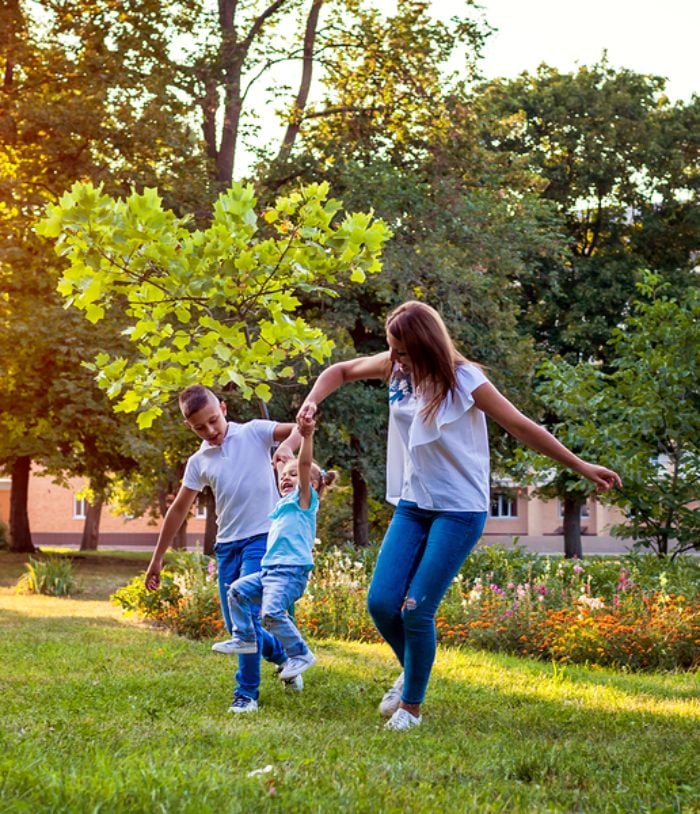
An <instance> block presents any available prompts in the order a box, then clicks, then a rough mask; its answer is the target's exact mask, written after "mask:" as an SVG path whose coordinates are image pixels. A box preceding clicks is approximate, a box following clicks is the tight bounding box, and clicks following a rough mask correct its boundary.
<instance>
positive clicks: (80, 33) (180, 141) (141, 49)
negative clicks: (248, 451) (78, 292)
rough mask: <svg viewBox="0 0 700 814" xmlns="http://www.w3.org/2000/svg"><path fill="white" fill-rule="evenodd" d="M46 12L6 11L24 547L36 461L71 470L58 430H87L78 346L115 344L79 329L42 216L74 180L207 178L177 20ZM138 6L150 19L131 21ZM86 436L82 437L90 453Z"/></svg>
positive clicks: (78, 8) (4, 208) (3, 216)
mask: <svg viewBox="0 0 700 814" xmlns="http://www.w3.org/2000/svg"><path fill="white" fill-rule="evenodd" d="M88 6H89V7H88ZM139 9H140V11H141V14H138V12H139ZM36 11H37V7H36V5H35V4H30V3H24V2H20V0H13V2H9V3H6V4H4V5H3V6H2V8H1V9H0V64H2V69H3V70H2V85H1V87H0V135H1V136H2V138H0V166H1V167H2V173H0V175H1V176H2V180H1V181H0V224H1V226H2V233H3V240H2V242H1V243H0V282H1V283H2V292H3V294H2V298H0V372H1V373H2V376H1V377H0V378H1V379H2V382H3V384H2V391H1V392H0V407H1V408H2V409H1V410H0V412H1V413H2V429H3V432H2V433H1V438H0V463H1V464H2V466H3V468H5V469H7V470H9V471H10V472H12V475H13V488H12V509H11V521H12V522H11V529H10V533H11V541H12V542H11V544H12V547H13V549H14V550H18V551H31V550H32V549H33V545H32V541H31V534H30V529H29V524H28V515H27V506H26V484H27V479H28V476H29V471H30V467H31V463H32V460H35V461H38V462H40V463H41V464H42V465H43V466H46V467H49V468H51V467H54V464H55V471H56V472H59V473H60V472H61V471H64V467H63V465H64V463H65V461H63V460H61V458H60V456H58V455H57V454H56V453H57V448H56V447H53V446H52V445H51V444H47V439H54V440H57V441H58V439H62V440H63V441H64V442H66V443H68V440H69V439H70V438H71V437H73V436H75V435H77V433H76V424H75V421H76V414H77V415H79V416H80V418H81V419H82V420H83V421H84V420H85V418H86V416H85V415H84V413H80V405H79V404H77V405H76V404H74V403H71V404H67V403H66V402H65V400H63V399H62V397H61V388H62V387H63V385H65V384H66V383H67V382H73V383H75V385H76V387H75V391H76V392H78V393H80V394H81V396H83V395H85V396H90V395H94V394H95V392H96V389H95V388H94V385H93V384H92V383H91V381H90V379H89V377H88V376H87V375H86V372H85V371H83V370H81V367H80V362H81V360H82V359H85V358H87V355H86V353H83V355H82V357H81V356H80V352H83V351H85V349H86V348H90V352H92V351H93V350H94V349H95V348H96V347H99V346H100V344H101V342H102V341H106V342H108V343H111V344H115V341H116V340H115V336H114V334H112V335H110V336H106V335H103V336H99V335H98V333H97V332H96V331H95V330H94V329H93V330H92V331H91V332H88V331H86V330H83V331H82V333H81V332H80V330H79V329H78V326H77V324H76V323H75V321H74V319H73V317H74V315H71V314H69V313H68V312H66V311H65V310H64V309H63V307H62V302H61V301H60V299H59V297H58V295H57V294H56V292H55V285H56V283H57V281H58V270H57V263H56V261H55V258H54V255H53V253H52V252H51V251H50V248H49V247H48V245H47V244H45V243H43V242H42V241H40V240H39V239H38V238H37V237H36V235H35V234H34V232H33V225H34V222H35V220H36V218H37V217H38V215H39V214H40V213H41V212H42V211H43V208H44V206H45V204H46V203H47V202H49V201H54V200H56V198H57V197H58V195H59V194H60V193H61V192H62V191H63V190H64V189H65V188H66V187H68V186H69V185H70V184H71V183H72V182H73V181H74V180H75V179H76V178H85V177H92V178H94V179H95V180H98V179H102V180H103V181H104V183H105V184H107V185H108V188H110V189H112V190H126V189H128V187H129V185H130V184H131V183H137V184H138V183H144V182H145V181H152V180H153V179H154V178H156V177H158V178H159V179H160V181H161V183H162V185H163V188H164V189H165V190H166V194H167V195H168V198H169V200H170V201H171V202H172V201H174V200H175V198H176V197H177V196H176V195H175V193H174V188H175V179H176V178H177V175H178V173H179V172H181V171H182V170H183V169H185V170H186V171H187V174H188V175H189V176H190V178H191V179H192V180H191V181H190V182H189V183H188V184H187V190H188V193H189V192H190V191H194V190H198V189H199V186H198V185H197V183H196V178H197V176H198V173H197V172H195V171H194V167H195V166H197V164H198V162H199V163H201V162H200V161H199V159H198V157H197V154H196V151H194V150H192V142H193V138H192V129H191V127H190V126H189V124H188V123H187V122H186V120H185V116H184V112H185V107H184V106H183V104H182V102H181V101H180V100H178V98H177V96H176V95H175V94H174V93H173V92H172V89H171V88H169V86H168V84H167V82H166V81H165V77H167V76H168V71H167V70H166V69H165V68H163V69H162V70H161V69H160V68H159V64H157V63H158V60H157V59H156V56H157V55H158V54H159V53H163V48H164V45H165V43H166V41H167V40H166V38H165V36H164V32H165V29H166V26H164V24H163V20H162V19H159V17H158V15H157V14H154V13H152V8H151V6H150V5H148V7H146V6H145V5H144V4H143V3H129V4H119V5H118V6H115V4H113V3H110V2H98V3H90V4H82V3H64V2H59V1H58V0H57V1H56V2H51V3H44V4H42V8H41V16H37V15H36V14H35V12H36ZM122 15H125V16H124V17H123V16H122ZM130 15H131V19H133V18H135V17H136V16H138V18H139V27H138V28H135V27H132V28H131V29H130V28H129V27H128V26H127V25H125V19H129V16H130ZM138 55H141V57H143V59H142V61H141V62H139V59H138ZM134 89H136V90H134ZM178 156H182V158H179V157H178ZM199 174H200V175H202V176H203V177H206V173H199ZM38 315H40V318H38ZM111 327H112V326H110V330H111ZM88 333H89V335H88ZM106 334H109V331H106ZM116 335H117V336H118V330H117V332H116ZM69 346H70V347H69ZM18 347H21V349H22V352H21V355H20V354H18V352H17V348H18ZM90 391H92V392H90ZM64 395H65V388H64ZM100 409H103V405H101V406H100ZM85 432H86V433H89V429H85ZM86 440H87V438H85V439H83V440H82V441H79V442H78V444H79V445H81V444H82V448H83V450H85V449H87V448H88V446H89V444H88V445H87V446H86V445H85V441H86ZM64 451H65V448H64Z"/></svg>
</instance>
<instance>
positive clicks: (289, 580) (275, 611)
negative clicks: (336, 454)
mask: <svg viewBox="0 0 700 814" xmlns="http://www.w3.org/2000/svg"><path fill="white" fill-rule="evenodd" d="M314 429H315V421H313V420H308V421H304V422H302V423H301V424H300V425H299V431H300V433H301V434H302V442H301V449H300V450H299V458H298V459H297V460H295V459H294V458H292V459H290V460H288V461H287V462H286V463H285V464H279V465H278V471H279V490H280V494H281V495H282V497H281V498H280V500H279V501H278V503H277V505H276V506H275V509H274V511H273V512H272V514H271V515H270V517H271V519H272V525H271V527H270V532H269V534H268V541H267V552H266V553H265V556H264V557H263V558H262V561H261V563H260V566H261V570H260V571H259V572H258V573H257V574H250V575H249V576H246V577H241V579H237V580H236V581H235V582H234V583H233V585H231V588H230V589H229V592H228V603H229V612H230V614H231V620H232V622H233V636H232V638H231V641H230V642H228V643H227V646H228V650H227V652H229V653H239V654H241V653H255V652H256V651H257V649H258V647H259V643H258V641H257V636H256V629H255V625H254V619H255V615H256V613H255V612H256V610H257V606H258V605H260V604H261V605H262V622H263V626H264V627H265V628H266V629H267V630H269V631H270V632H271V633H273V634H274V636H275V638H276V639H277V640H278V641H280V642H281V643H282V646H283V647H284V649H285V652H286V653H287V658H288V660H287V663H286V664H285V665H284V667H283V668H282V670H281V672H280V678H281V679H283V680H290V679H293V678H295V677H296V676H299V675H301V673H303V672H304V671H305V670H307V669H308V668H309V667H311V666H312V665H313V664H314V663H315V662H316V657H315V656H314V654H313V653H312V652H311V650H309V648H308V646H307V644H306V642H305V641H304V639H303V637H302V636H301V634H300V633H299V630H298V629H297V627H296V625H295V624H294V622H293V621H292V620H291V619H290V617H289V614H288V613H287V608H289V607H291V606H292V604H293V603H294V602H295V601H296V600H297V599H299V598H300V597H301V596H302V595H303V593H304V589H305V588H306V584H307V582H308V579H309V572H310V571H311V569H312V568H313V557H312V554H311V550H312V548H313V544H314V540H315V539H316V514H317V512H318V506H319V499H320V497H321V496H322V495H323V492H324V490H325V489H326V488H327V487H328V486H330V485H331V484H332V483H333V481H334V480H335V478H336V473H335V472H325V471H324V470H322V469H321V468H320V467H319V466H318V464H316V463H314V462H313V433H314Z"/></svg>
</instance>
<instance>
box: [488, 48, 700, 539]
mask: <svg viewBox="0 0 700 814" xmlns="http://www.w3.org/2000/svg"><path fill="white" fill-rule="evenodd" d="M663 89H664V80H663V79H661V78H659V77H652V76H645V75H641V74H637V73H634V72H632V71H629V70H624V69H623V70H614V69H613V68H611V67H610V66H609V65H608V63H607V61H606V59H605V58H603V59H602V60H601V61H600V62H599V63H598V64H596V65H594V66H592V67H585V66H584V67H581V68H580V69H579V70H578V71H577V72H576V73H573V74H562V73H560V72H558V71H557V70H555V69H554V68H550V67H548V66H546V65H542V66H540V68H539V69H538V71H537V73H536V74H534V75H530V74H528V73H524V74H522V75H521V76H520V77H519V78H518V79H516V80H512V81H505V80H498V81H495V82H491V83H489V84H488V85H486V86H484V87H483V88H482V89H481V92H480V94H479V96H478V97H477V104H478V107H479V109H480V110H481V111H482V117H481V119H482V122H483V128H482V138H483V140H484V143H485V144H486V146H487V147H488V148H489V149H490V150H492V151H494V153H496V154H497V155H499V156H514V157H515V159H516V160H517V161H518V162H520V164H521V166H523V167H524V168H525V169H526V170H527V171H529V172H532V173H535V174H536V175H537V176H538V177H540V178H541V179H542V181H543V182H544V188H543V192H542V194H543V196H544V197H545V199H546V200H547V201H549V202H551V203H552V205H553V206H554V207H555V208H556V210H557V211H558V213H559V215H560V218H561V222H562V225H563V227H564V231H565V234H566V235H567V242H568V249H569V250H568V253H567V254H566V255H562V256H560V257H556V256H554V255H548V256H547V257H544V258H541V259H537V258H533V262H532V264H531V265H530V267H529V269H528V272H527V273H526V274H525V275H523V276H522V277H521V278H520V283H521V288H520V294H521V308H522V314H523V319H522V325H523V328H524V329H525V330H526V331H527V332H528V333H529V334H530V335H532V336H534V337H535V339H536V340H537V346H538V348H539V349H541V350H543V351H544V352H545V353H547V354H549V355H553V354H556V355H560V356H562V357H563V358H565V359H566V360H568V361H570V362H571V363H576V362H578V361H579V360H589V359H590V360H601V361H603V362H605V361H606V354H607V353H609V352H610V349H611V346H610V345H609V344H608V340H609V338H610V336H611V334H612V332H613V330H614V329H615V327H616V326H617V325H618V324H619V322H620V320H621V318H623V317H624V315H625V314H626V313H627V312H628V310H629V308H630V303H631V301H632V299H633V298H634V296H635V288H634V284H635V281H636V280H637V270H638V269H639V268H640V267H645V266H649V267H653V268H655V269H656V270H657V271H658V272H659V273H660V274H662V275H663V276H664V278H665V279H666V280H667V281H669V282H671V283H672V284H673V286H674V291H675V292H676V293H678V292H682V291H683V290H684V289H685V288H686V287H687V286H688V285H689V284H692V281H693V279H694V275H693V273H692V266H693V265H694V263H693V260H692V257H693V252H694V251H695V250H696V248H697V245H698V240H700V218H698V212H697V205H696V202H697V191H698V182H697V179H698V177H699V176H698V154H697V146H695V147H693V142H694V135H693V133H694V132H695V130H696V129H697V126H696V125H697V119H698V111H699V103H698V99H697V98H694V99H693V100H691V102H690V103H688V104H687V105H685V104H683V103H679V104H677V105H671V103H670V102H669V101H668V99H667V98H666V97H665V96H664V95H663ZM546 412H547V414H546V416H545V418H546V420H547V422H548V425H549V426H550V427H553V426H561V421H560V416H558V415H556V414H553V413H552V412H551V410H548V411H546ZM570 483H571V482H570V480H568V479H564V480H557V481H556V482H555V483H553V484H552V490H551V493H552V494H556V495H557V496H558V497H560V498H561V499H562V500H563V502H564V507H565V512H564V527H565V531H566V534H565V546H566V547H567V550H570V551H578V550H579V549H580V521H579V508H580V507H579V503H580V500H581V495H580V494H579V493H578V490H577V489H575V490H574V491H573V492H568V491H567V490H566V485H567V484H570Z"/></svg>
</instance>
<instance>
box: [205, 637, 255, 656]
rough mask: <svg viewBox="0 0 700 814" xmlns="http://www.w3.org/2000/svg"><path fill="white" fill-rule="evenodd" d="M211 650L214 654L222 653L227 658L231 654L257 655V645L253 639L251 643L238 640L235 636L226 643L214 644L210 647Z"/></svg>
mask: <svg viewBox="0 0 700 814" xmlns="http://www.w3.org/2000/svg"><path fill="white" fill-rule="evenodd" d="M211 649H212V650H213V651H214V652H215V653H224V654H225V655H227V656H230V655H232V654H238V655H241V654H242V653H244V654H245V653H257V652H258V643H257V642H256V641H255V639H253V641H251V642H247V641H245V640H244V639H239V638H238V637H237V636H234V637H233V638H232V639H229V640H228V641H227V642H215V643H214V644H213V645H212V646H211Z"/></svg>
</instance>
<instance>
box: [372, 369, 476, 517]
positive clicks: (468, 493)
mask: <svg viewBox="0 0 700 814" xmlns="http://www.w3.org/2000/svg"><path fill="white" fill-rule="evenodd" d="M456 374H457V387H456V389H455V394H454V396H453V395H452V394H451V393H448V394H447V397H446V398H445V400H444V401H443V402H442V404H441V405H440V407H439V409H438V411H437V413H436V415H435V417H434V418H433V419H432V420H430V421H428V422H426V421H425V420H424V419H423V417H422V416H421V415H420V411H421V410H422V408H423V407H424V406H425V402H424V401H423V399H422V398H421V396H420V395H416V393H415V392H414V390H413V387H412V384H411V377H410V374H408V373H402V372H401V371H400V369H399V368H398V367H395V368H394V370H393V371H392V374H391V379H390V381H389V437H388V444H387V479H386V481H387V494H386V499H387V500H388V501H389V502H390V503H393V504H394V505H396V504H397V503H398V502H399V498H402V499H403V500H410V501H413V502H415V503H416V504H417V505H418V506H419V507H420V508H421V509H433V510H437V511H461V512H485V511H488V507H489V441H488V432H487V427H486V416H485V415H484V413H483V412H482V411H481V410H479V408H478V407H476V406H475V404H474V399H473V397H472V393H473V392H474V390H476V388H477V387H479V386H480V385H482V384H484V383H485V382H487V381H488V379H487V378H486V376H485V375H484V374H483V373H482V372H481V370H480V369H479V368H478V367H476V366H475V365H472V364H468V363H467V364H461V365H459V366H458V367H457V370H456Z"/></svg>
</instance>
